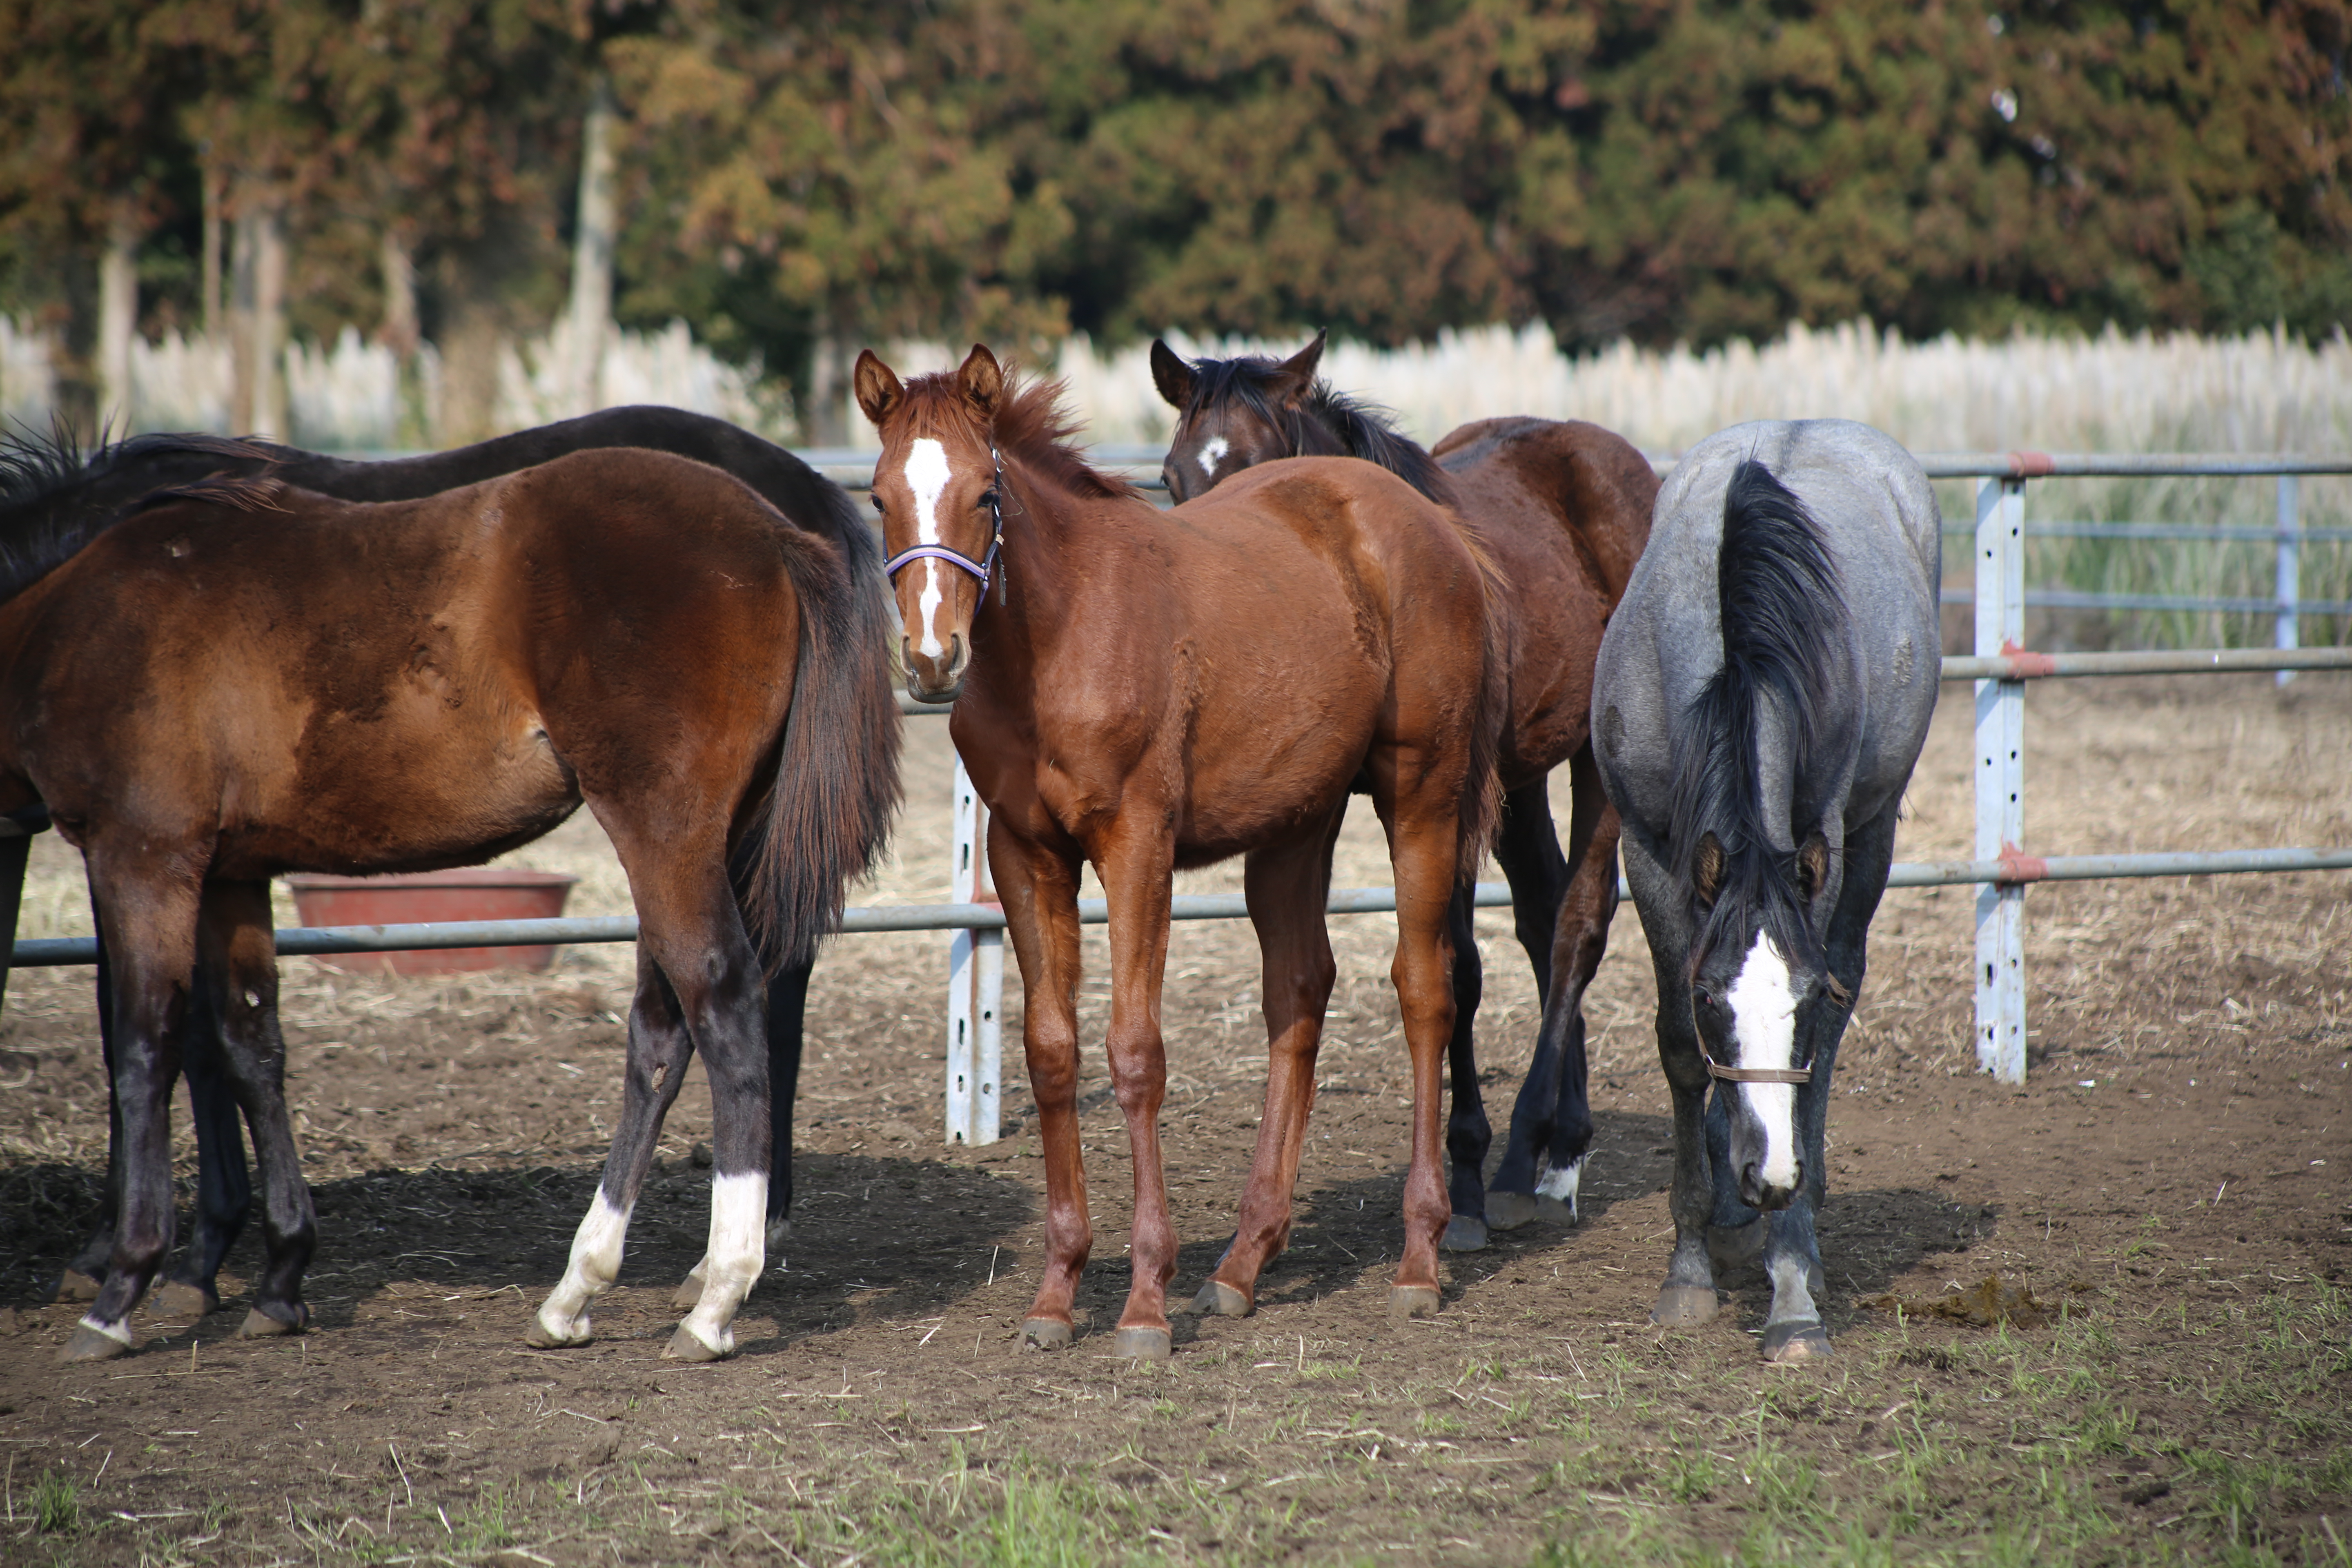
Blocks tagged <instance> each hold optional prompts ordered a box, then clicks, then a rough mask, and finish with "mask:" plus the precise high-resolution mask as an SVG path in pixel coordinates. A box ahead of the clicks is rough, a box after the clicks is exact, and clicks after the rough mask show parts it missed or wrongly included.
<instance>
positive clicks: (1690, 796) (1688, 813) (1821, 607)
mask: <svg viewBox="0 0 2352 1568" xmlns="http://www.w3.org/2000/svg"><path fill="white" fill-rule="evenodd" d="M1716 592H1717V600H1718V605H1719V616H1720V624H1721V626H1722V630H1723V668H1720V669H1718V670H1717V671H1716V673H1715V674H1714V675H1712V676H1710V677H1709V678H1708V679H1707V682H1706V685H1705V686H1704V687H1702V688H1700V689H1699V693H1698V695H1697V696H1696V697H1695V698H1693V699H1692V700H1691V703H1690V706H1689V707H1688V708H1686V709H1685V710H1683V712H1682V714H1681V715H1680V716H1679V717H1678V719H1677V720H1676V721H1675V728H1674V767H1675V793H1674V801H1673V806H1672V812H1673V815H1672V817H1671V822H1672V826H1671V828H1670V835H1671V840H1670V841H1671V845H1672V850H1673V854H1674V856H1675V860H1676V862H1677V868H1678V870H1679V871H1680V872H1681V874H1682V875H1683V876H1684V877H1685V879H1693V878H1695V877H1696V858H1697V856H1698V853H1699V846H1700V843H1701V840H1702V839H1703V837H1705V836H1706V834H1709V833H1712V834H1714V835H1715V836H1716V838H1717V842H1718V843H1719V844H1720V845H1721V846H1722V848H1723V857H1724V864H1723V867H1722V877H1721V882H1720V886H1719V887H1718V889H1717V897H1716V900H1715V903H1714V907H1713V910H1711V911H1710V913H1709V914H1708V916H1707V918H1706V922H1705V926H1704V929H1703V930H1702V931H1700V933H1699V936H1698V940H1697V942H1695V943H1694V944H1693V947H1692V952H1693V953H1694V954H1695V955H1696V954H1703V953H1705V952H1707V951H1709V950H1710V949H1711V948H1712V947H1713V946H1714V945H1715V943H1716V942H1717V940H1719V939H1721V938H1723V937H1726V936H1731V937H1733V938H1734V939H1735V940H1737V941H1739V942H1743V943H1744V942H1747V941H1748V940H1749V939H1750V938H1751V937H1752V934H1753V931H1754V929H1755V928H1756V927H1757V926H1761V927H1762V929H1763V930H1764V931H1766V932H1767V933H1768V934H1769V936H1770V937H1771V938H1772V940H1773V942H1774V943H1775V944H1776V945H1777V946H1779V947H1780V950H1781V952H1783V953H1785V954H1788V955H1790V956H1791V957H1794V956H1796V955H1798V954H1800V953H1807V952H1814V951H1815V950H1817V949H1818V948H1819V947H1820V945H1821V943H1820V940H1819V937H1818V935H1817V933H1815V932H1814V931H1812V929H1811V921H1810V920H1809V917H1808V915H1807V912H1806V909H1805V904H1804V900H1803V899H1802V898H1801V896H1800V892H1799V889H1798V886H1797V873H1796V857H1795V856H1794V855H1793V854H1792V853H1788V852H1784V851H1781V850H1779V849H1777V848H1775V847H1774V843H1773V840H1774V838H1775V837H1776V835H1775V834H1774V833H1773V831H1772V828H1773V827H1774V826H1775V825H1774V824H1772V823H1771V822H1770V821H1769V819H1768V809H1769V802H1767V801H1766V800H1765V799H1764V798H1763V795H1762V791H1761V781H1760V779H1759V776H1758V775H1759V762H1760V760H1761V759H1760V755H1759V729H1760V726H1761V724H1762V721H1763V719H1764V716H1765V710H1766V708H1767V706H1768V704H1769V706H1771V707H1774V708H1777V709H1778V710H1779V711H1780V713H1781V715H1783V717H1784V718H1785V719H1786V721H1787V722H1788V724H1789V727H1790V731H1791V734H1790V740H1791V742H1793V744H1794V745H1795V747H1796V755H1795V756H1794V757H1793V758H1791V759H1790V774H1791V776H1792V777H1795V776H1801V773H1802V772H1803V769H1804V759H1805V757H1806V755H1807V754H1808V753H1809V752H1811V750H1812V747H1813V743H1814V741H1815V739H1816V736H1817V727H1816V723H1815V715H1817V714H1818V713H1820V712H1821V711H1822V710H1823V708H1825V707H1826V706H1827V704H1828V703H1829V701H1830V700H1831V699H1832V696H1833V691H1834V685H1835V681H1836V677H1837V671H1836V668H1835V664H1834V660H1833V658H1832V648H1833V647H1834V646H1835V643H1834V639H1833V637H1832V635H1831V628H1832V627H1833V626H1836V625H1837V624H1838V623H1839V622H1840V621H1841V620H1843V618H1844V605H1843V596H1842V594H1841V591H1840V585H1839V581H1838V571H1837V564H1836V563H1835V562H1833V561H1832V560H1831V558H1830V553H1829V548H1828V546H1827V544H1826V543H1825V542H1823V540H1822V531H1821V525H1820V523H1818V522H1816V521H1814V519H1813V516H1812V514H1811V512H1810V511H1808V510H1806V509H1805V503H1804V502H1803V501H1801V500H1798V499H1797V497H1796V496H1795V495H1794V494H1792V493H1791V492H1790V489H1788V487H1787V486H1785V485H1783V484H1782V483H1781V482H1780V480H1779V479H1777V478H1775V477H1774V476H1773V474H1772V471H1771V470H1770V469H1769V468H1766V467H1765V466H1764V465H1763V464H1762V463H1759V462H1758V461H1756V460H1755V459H1753V458H1750V459H1748V461H1746V462H1743V463H1741V464H1740V465H1739V467H1738V469H1737V470H1735V471H1734V473H1733V474H1732V477H1731V485H1730V488H1729V489H1727V491H1726V492H1725V495H1724V500H1723V543H1722V546H1721V549H1720V552H1719V553H1718V554H1717V563H1716ZM1777 826H1779V828H1780V833H1781V834H1788V833H1790V831H1791V830H1792V826H1793V825H1791V824H1788V823H1781V824H1779V825H1777ZM1734 921H1737V922H1738V923H1740V924H1742V925H1743V926H1745V927H1746V928H1747V929H1745V930H1743V931H1737V932H1735V931H1729V930H1727V926H1728V925H1729V924H1730V923H1732V922H1734Z"/></svg>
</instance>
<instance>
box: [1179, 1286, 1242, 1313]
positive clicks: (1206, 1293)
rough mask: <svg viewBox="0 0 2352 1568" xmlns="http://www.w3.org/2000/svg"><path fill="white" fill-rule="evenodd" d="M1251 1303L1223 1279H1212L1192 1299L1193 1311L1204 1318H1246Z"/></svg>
mask: <svg viewBox="0 0 2352 1568" xmlns="http://www.w3.org/2000/svg"><path fill="white" fill-rule="evenodd" d="M1192 1310H1193V1311H1194V1312H1195V1313H1196V1314H1198V1315H1199V1316H1201V1317H1203V1318H1246V1317H1248V1316H1249V1315H1250V1310H1251V1301H1250V1299H1249V1298H1248V1297H1247V1296H1244V1295H1243V1294H1242V1293H1241V1292H1240V1291H1239V1290H1236V1289H1234V1288H1233V1287H1232V1286H1230V1285H1228V1284H1226V1283H1225V1282H1224V1281H1223V1280H1222V1279H1212V1280H1210V1281H1209V1282H1208V1283H1207V1284H1206V1285H1203V1286H1202V1287H1201V1293H1200V1294H1199V1295H1197V1296H1195V1297H1193V1298H1192Z"/></svg>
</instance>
